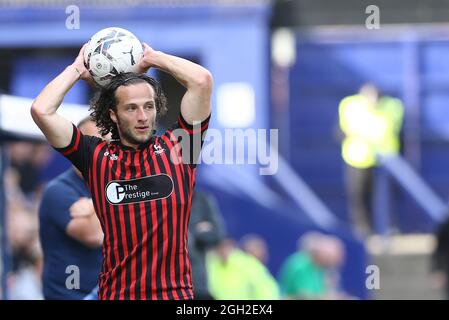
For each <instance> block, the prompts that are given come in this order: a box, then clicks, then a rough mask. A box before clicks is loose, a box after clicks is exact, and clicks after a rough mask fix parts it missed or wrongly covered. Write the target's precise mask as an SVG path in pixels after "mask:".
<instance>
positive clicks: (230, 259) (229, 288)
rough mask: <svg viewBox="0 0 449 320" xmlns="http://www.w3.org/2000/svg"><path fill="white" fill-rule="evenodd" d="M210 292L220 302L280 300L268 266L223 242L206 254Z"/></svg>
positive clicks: (228, 242) (229, 241)
mask: <svg viewBox="0 0 449 320" xmlns="http://www.w3.org/2000/svg"><path fill="white" fill-rule="evenodd" d="M206 261H207V271H208V277H209V289H210V292H211V294H212V296H213V297H214V298H215V299H218V300H227V299H235V300H267V299H279V287H278V284H277V283H276V280H275V279H274V278H273V276H272V275H271V274H270V272H269V271H268V270H267V268H265V266H264V265H263V264H262V263H261V262H260V261H259V260H257V259H256V258H254V257H253V256H250V255H249V254H246V253H245V252H243V251H241V250H239V249H237V248H236V247H235V245H234V242H233V241H232V240H231V239H224V240H223V241H221V243H220V244H219V245H218V247H217V248H216V249H215V250H214V251H212V252H209V253H208V255H207V260H206Z"/></svg>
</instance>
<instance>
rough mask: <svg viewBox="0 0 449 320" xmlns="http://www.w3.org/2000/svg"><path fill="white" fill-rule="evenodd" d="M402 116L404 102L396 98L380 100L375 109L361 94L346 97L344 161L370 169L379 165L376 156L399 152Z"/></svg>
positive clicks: (342, 110) (343, 109) (342, 113)
mask: <svg viewBox="0 0 449 320" xmlns="http://www.w3.org/2000/svg"><path fill="white" fill-rule="evenodd" d="M403 116H404V108H403V106H402V103H401V101H400V100H398V99H395V98H391V97H381V98H380V99H379V101H378V103H377V105H375V106H374V105H370V103H369V102H368V100H367V99H366V98H365V97H364V96H362V95H353V96H349V97H346V98H344V99H343V100H342V101H341V102H340V106H339V119H340V128H341V130H342V131H343V133H344V134H345V139H344V140H343V144H342V157H343V160H344V161H345V162H346V163H347V164H349V165H351V166H353V167H356V168H369V167H372V166H374V165H375V164H376V155H377V154H382V155H385V154H397V153H399V149H400V141H399V133H400V131H401V127H402V120H403Z"/></svg>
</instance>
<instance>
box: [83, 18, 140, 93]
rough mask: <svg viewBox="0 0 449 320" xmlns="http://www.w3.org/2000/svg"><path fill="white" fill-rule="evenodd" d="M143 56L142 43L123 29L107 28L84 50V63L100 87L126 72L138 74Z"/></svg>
mask: <svg viewBox="0 0 449 320" xmlns="http://www.w3.org/2000/svg"><path fill="white" fill-rule="evenodd" d="M142 56H143V47H142V43H141V42H140V41H139V39H137V37H136V36H135V35H134V34H132V33H131V32H129V31H128V30H125V29H122V28H116V27H111V28H106V29H103V30H100V31H98V32H97V33H96V34H94V35H93V36H92V38H90V40H89V42H88V44H87V47H86V49H85V50H84V63H85V65H86V68H87V69H88V70H89V72H90V74H91V75H92V77H93V78H94V80H95V82H97V83H98V84H99V85H100V86H102V87H103V86H105V85H107V84H108V83H109V82H110V81H111V79H112V78H113V77H114V76H116V75H118V74H120V73H124V72H136V66H137V64H138V63H139V61H140V59H142Z"/></svg>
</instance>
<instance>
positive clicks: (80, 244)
mask: <svg viewBox="0 0 449 320" xmlns="http://www.w3.org/2000/svg"><path fill="white" fill-rule="evenodd" d="M78 127H79V129H80V131H81V132H82V133H83V134H85V135H90V136H98V137H100V135H99V132H98V129H97V127H96V126H95V123H94V122H93V121H91V120H89V118H86V119H84V120H82V121H81V122H80V124H79V125H78ZM39 222H40V240H41V244H42V249H43V252H44V270H43V274H42V282H43V288H44V290H43V291H44V296H45V299H55V300H56V299H58V300H59V299H84V298H85V297H86V296H87V295H89V294H90V293H91V292H92V290H93V289H94V288H95V287H96V285H97V284H98V278H99V274H100V269H101V264H102V251H101V248H100V247H101V245H102V242H103V231H102V229H101V225H100V222H99V220H98V218H97V215H96V213H95V210H94V205H93V203H92V199H91V195H90V192H89V190H88V187H87V184H86V182H85V181H84V180H83V178H82V175H81V173H80V172H79V171H78V170H77V169H76V168H75V167H72V168H70V169H69V170H67V171H66V172H64V173H62V174H61V175H59V176H58V177H56V178H55V179H54V180H52V181H50V183H49V184H48V185H47V187H46V188H45V191H44V193H43V197H42V202H41V205H40V208H39ZM69 266H74V267H75V268H77V269H75V268H74V267H70V268H69V269H68V267H69ZM77 270H78V271H77ZM72 275H73V277H72V278H73V281H72V282H71V281H69V283H71V285H70V286H67V279H68V278H69V276H72ZM76 277H77V278H78V279H76ZM72 278H71V279H72ZM94 291H95V292H93V294H92V296H95V295H96V290H94ZM91 299H92V298H91Z"/></svg>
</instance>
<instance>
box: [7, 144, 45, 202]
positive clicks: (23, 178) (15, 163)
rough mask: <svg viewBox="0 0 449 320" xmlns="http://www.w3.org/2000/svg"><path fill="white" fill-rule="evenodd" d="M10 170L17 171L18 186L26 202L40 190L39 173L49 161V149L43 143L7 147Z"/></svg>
mask: <svg viewBox="0 0 449 320" xmlns="http://www.w3.org/2000/svg"><path fill="white" fill-rule="evenodd" d="M9 154H10V159H11V168H12V169H14V170H16V171H17V174H18V177H17V179H18V185H19V187H20V190H21V191H22V193H23V194H24V195H25V197H26V199H27V200H28V201H33V200H35V198H36V197H37V196H38V194H39V191H40V189H41V180H40V173H41V169H42V167H43V166H44V165H45V163H46V162H47V161H48V160H49V157H50V149H49V146H48V145H47V144H44V143H30V142H15V143H12V144H10V146H9Z"/></svg>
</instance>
